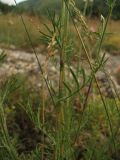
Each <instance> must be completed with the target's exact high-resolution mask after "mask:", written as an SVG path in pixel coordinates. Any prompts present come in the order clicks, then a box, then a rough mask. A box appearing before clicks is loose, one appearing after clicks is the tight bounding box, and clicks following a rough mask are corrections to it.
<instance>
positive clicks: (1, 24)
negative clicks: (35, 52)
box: [0, 14, 120, 51]
mask: <svg viewBox="0 0 120 160" xmlns="http://www.w3.org/2000/svg"><path fill="white" fill-rule="evenodd" d="M23 18H24V20H25V23H26V26H27V28H28V31H29V34H30V36H31V38H32V42H33V44H34V46H35V47H40V46H41V45H42V44H41V40H40V33H39V30H42V31H44V29H45V28H44V26H43V22H44V23H47V24H49V22H48V20H47V19H46V18H45V17H44V18H38V17H32V16H26V15H23ZM0 19H1V20H0V45H2V46H3V45H5V46H7V47H9V46H10V45H15V46H16V47H17V48H22V49H28V48H30V44H29V41H28V38H27V35H26V32H25V29H24V26H23V24H22V22H21V20H20V17H19V16H18V15H17V16H16V15H11V14H7V15H0ZM88 24H89V27H90V28H91V29H94V30H97V28H99V25H100V22H99V20H97V19H89V20H88ZM119 28H120V21H111V22H110V23H109V26H108V32H109V33H111V34H109V35H107V37H106V40H105V43H104V47H105V49H107V50H108V51H110V50H112V51H113V50H120V29H119ZM71 29H72V30H73V32H75V30H74V27H73V26H72V25H71ZM74 38H75V39H76V37H74ZM77 45H78V44H77V40H76V46H77ZM78 46H79V45H78Z"/></svg>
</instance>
